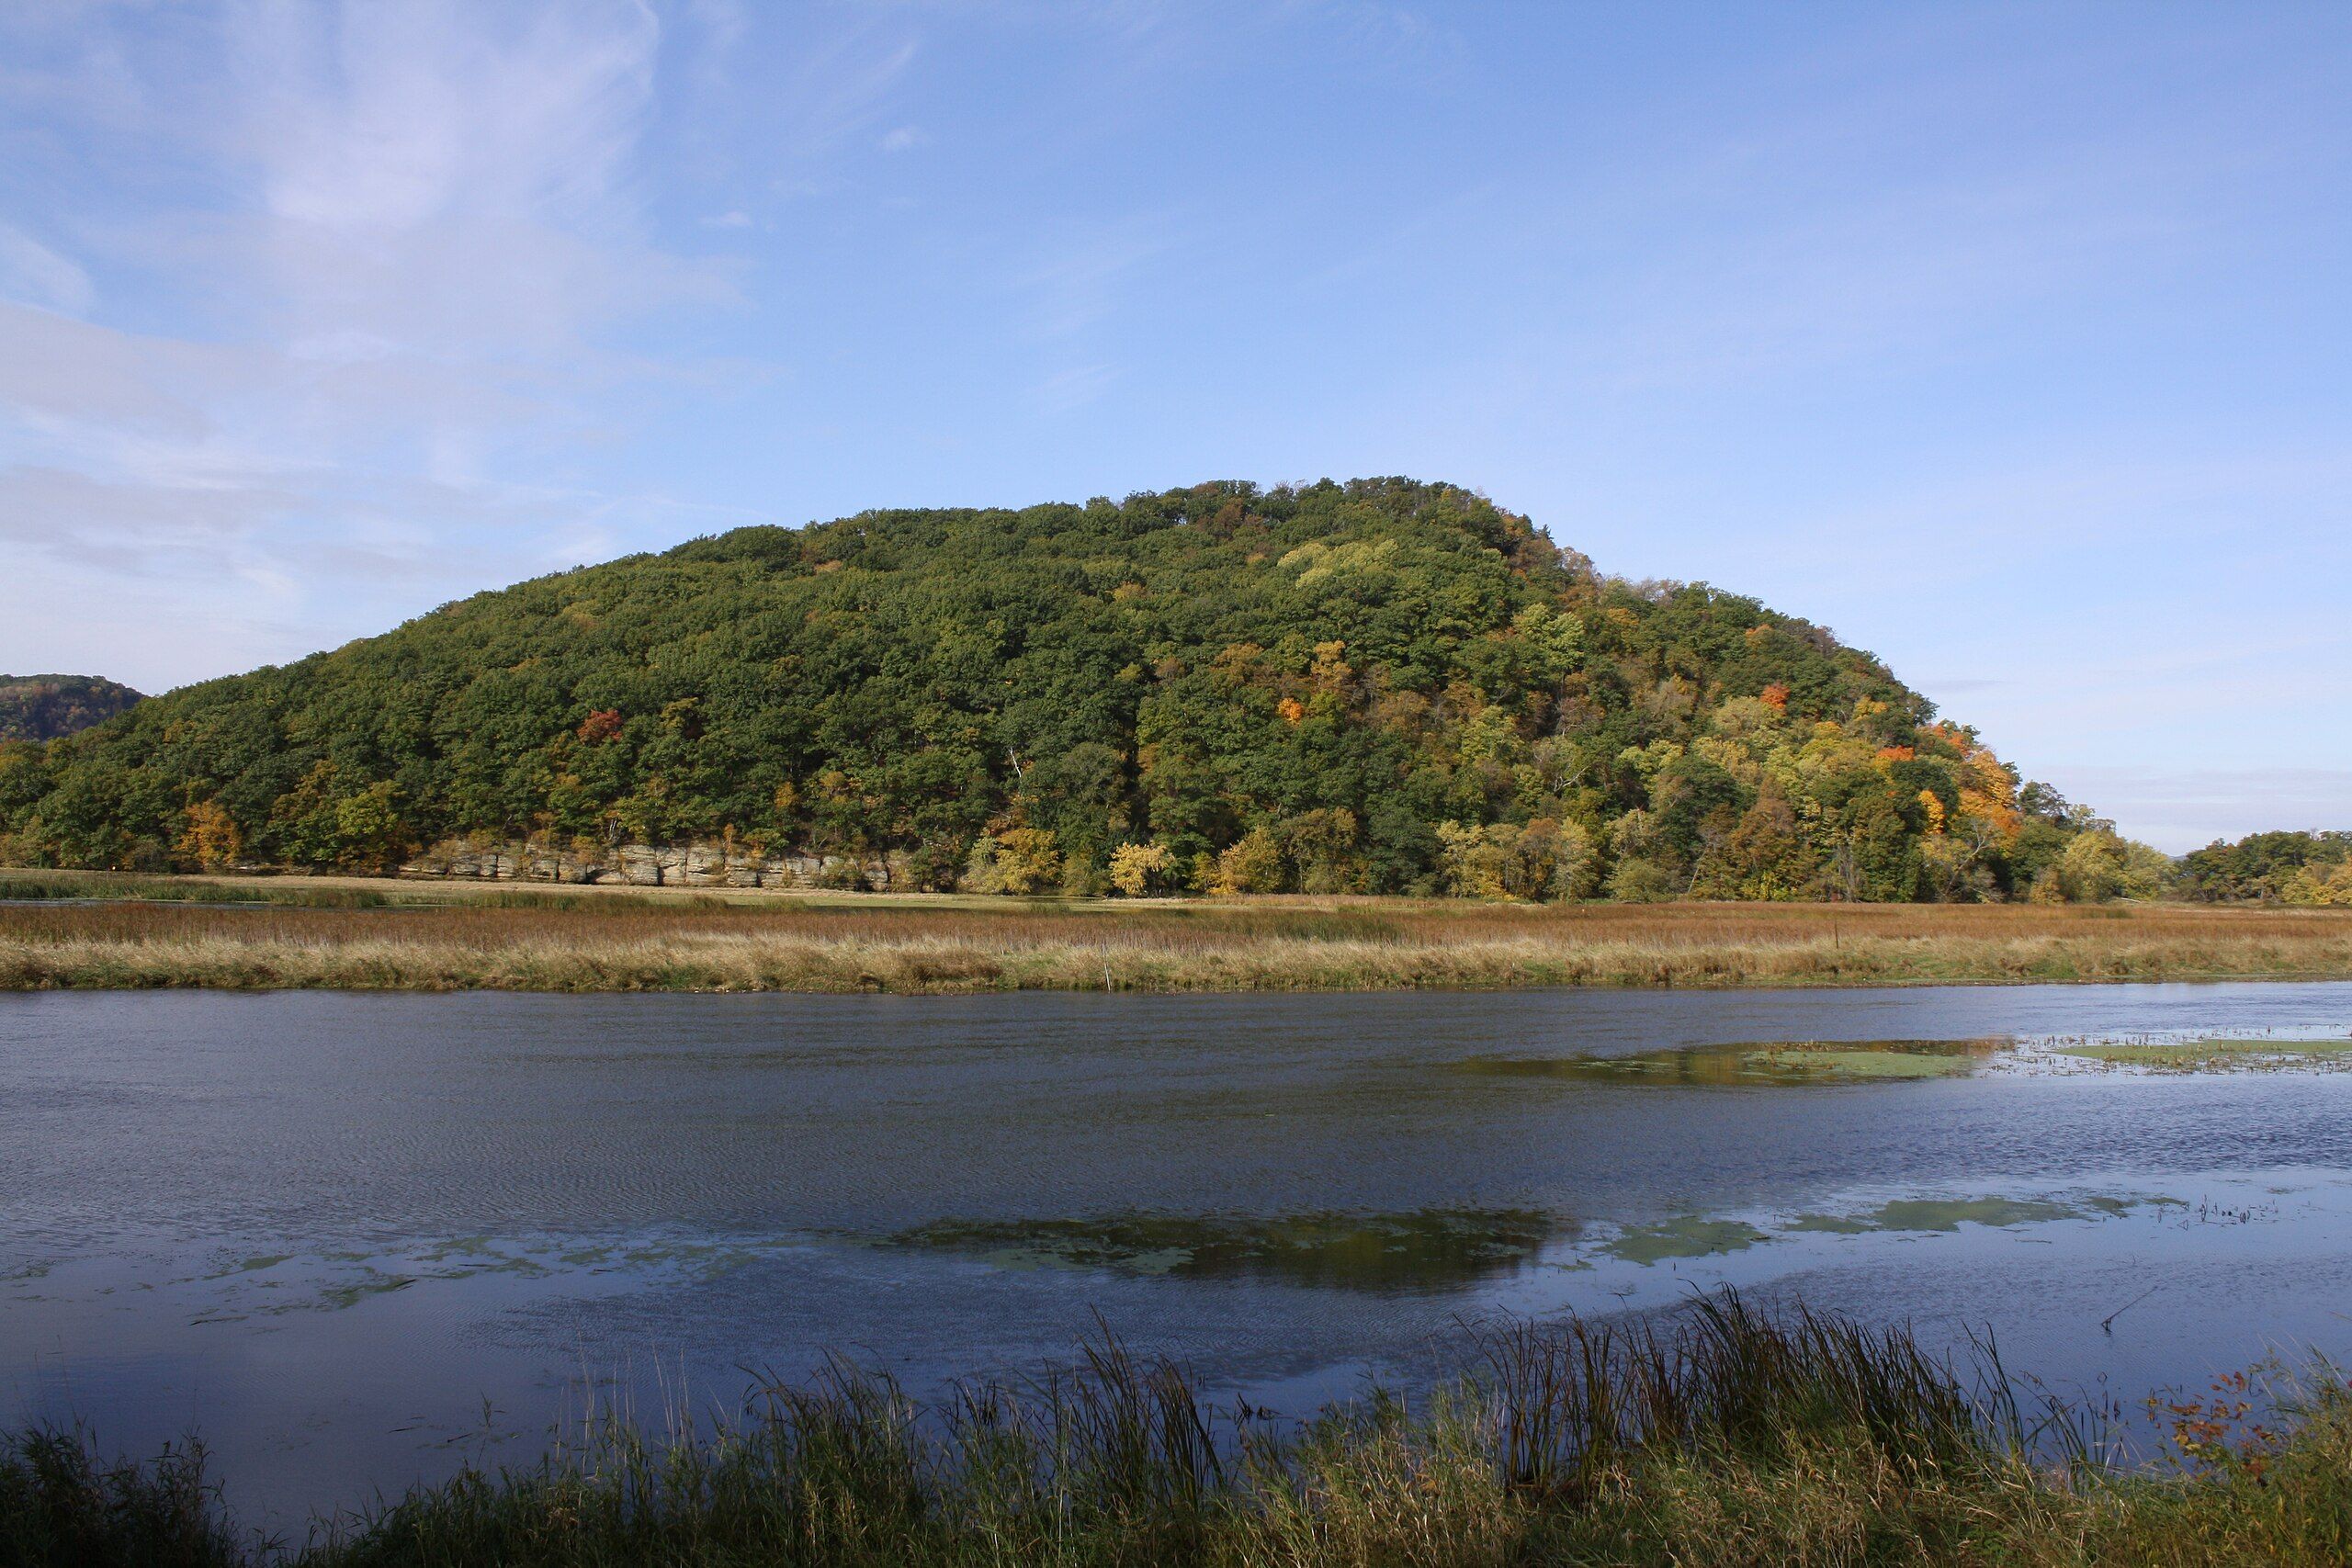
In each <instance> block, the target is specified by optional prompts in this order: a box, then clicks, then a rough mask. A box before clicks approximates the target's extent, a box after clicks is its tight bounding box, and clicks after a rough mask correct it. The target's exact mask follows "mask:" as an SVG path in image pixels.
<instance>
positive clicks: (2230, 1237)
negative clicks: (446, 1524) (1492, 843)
mask: <svg viewBox="0 0 2352 1568" xmlns="http://www.w3.org/2000/svg"><path fill="white" fill-rule="evenodd" d="M2263 1031H2272V1032H2278V1033H2279V1034H2281V1035H2284V1036H2303V1037H2317V1036H2329V1035H2332V1036H2334V1037H2335V1038H2337V1039H2341V1038H2342V1037H2344V1036H2345V1035H2346V1033H2347V1032H2352V986H2346V985H2264V986H2256V985H2233V986H2199V987H2192V986H2127V987H2020V988H2007V989H1917V990H1903V991H1843V992H1810V993H1807V992H1746V993H1738V992H1726V993H1676V992H1661V993H1640V992H1635V993H1591V992H1585V993H1538V994H1519V995H1439V996H1402V997H1398V996H1367V997H1187V998H1148V997H1134V996H1115V997H1068V996H1044V995H1038V996H1015V997H989V998H920V999H917V998H876V997H842V998H773V997H742V998H716V997H580V998H570V997H518V996H485V995H474V996H441V997H435V996H403V995H387V996H352V995H334V994H285V995H263V996H238V995H209V994H202V993H185V994H88V995H72V994H65V995H37V996H7V997H0V1205H4V1206H0V1418H6V1417H15V1418H22V1417H23V1416H27V1415H41V1416H59V1417H62V1416H75V1417H80V1418H85V1419H86V1420H88V1421H90V1422H91V1423H92V1424H93V1425H94V1426H95V1427H96V1429H97V1431H98V1432H99V1434H100V1436H101V1438H102V1439H103V1440H104V1441H106V1442H107V1444H109V1445H111V1446H119V1447H123V1448H127V1449H130V1450H134V1451H136V1450H153V1448H154V1447H155V1446H156V1445H157V1444H159V1443H160V1442H162V1441H163V1440H164V1439H165V1438H169V1437H172V1436H174V1435H176V1434H178V1433H182V1432H185V1431H187V1430H190V1429H196V1430H199V1431H201V1432H202V1434H203V1435H204V1436H205V1438H206V1439H207V1441H208V1443H209V1446H210V1448H211V1450H212V1451H213V1453H214V1455H215V1457H216V1459H217V1460H218V1461H219V1462H220V1466H221V1468H222V1470H223V1472H224V1473H225V1474H226V1476H227V1478H228V1481H229V1484H230V1491H231V1495H232V1499H233V1500H235V1501H237V1502H239V1503H240V1504H241V1505H242V1506H244V1507H246V1508H248V1509H252V1510H267V1509H277V1510H294V1511H296V1512H298V1513H299V1511H300V1510H301V1509H302V1508H304V1507H306V1506H309V1505H312V1504H320V1503H345V1502H350V1501H353V1500H356V1499H358V1498H361V1497H364V1496H365V1495H368V1493H369V1492H371V1491H372V1490H374V1489H375V1488H378V1487H387V1488H392V1489H397V1488H399V1487H401V1486H402V1485H404V1484H406V1483H408V1482H410V1481H411V1480H413V1479H415V1478H416V1477H418V1476H420V1475H431V1474H436V1473H440V1472H446V1471H447V1469H448V1468H449V1467H450V1466H452V1465H453V1464H455V1463H457V1462H458V1461H459V1460H460V1459H461V1458H483V1457H487V1458H490V1459H492V1460H498V1459H509V1458H511V1459H515V1460H523V1459H527V1458H528V1457H530V1456H531V1454H532V1453H533V1452H534V1451H536V1449H537V1445H538V1444H539V1442H540V1441H541V1440H542V1438H543V1437H544V1434H545V1432H546V1431H547V1429H548V1423H549V1422H550V1421H551V1420H553V1419H555V1418H557V1417H559V1416H561V1415H562V1414H563V1413H564V1412H566V1411H567V1410H573V1411H576V1410H577V1408H578V1407H579V1404H580V1402H581V1399H582V1397H583V1394H582V1391H583V1390H584V1389H587V1388H591V1387H593V1388H596V1389H600V1390H603V1391H605V1392H608V1393H609V1392H618V1393H625V1394H627V1395H628V1397H630V1398H632V1399H634V1400H635V1401H636V1402H637V1404H638V1405H639V1408H640V1409H644V1410H655V1409H658V1408H659V1406H660V1404H662V1403H663V1402H674V1401H684V1402H685V1403H688V1404H715V1403H723V1402H725V1401H726V1400H728V1399H729V1397H730V1396H732V1395H734V1394H737V1393H740V1392H741V1389H742V1388H743V1387H744V1385H745V1381H746V1371H747V1370H752V1371H773V1372H776V1373H781V1374H786V1375H790V1374H794V1373H797V1372H799V1371H805V1370H806V1369H807V1368H808V1367H809V1365H810V1364H811V1363H812V1361H813V1360H814V1359H815V1358H816V1357H817V1356H818V1355H819V1354H820V1353H821V1352H823V1351H825V1350H828V1349H848V1350H851V1351H854V1352H855V1353H856V1354H858V1355H860V1356H861V1357H863V1358H865V1359H869V1360H871V1361H873V1362H875V1363H877V1364H879V1365H882V1366H885V1367H887V1368H888V1369H890V1370H892V1371H895V1372H897V1373H898V1374H899V1376H900V1377H901V1378H903V1379H904V1380H905V1381H906V1382H909V1383H910V1385H911V1386H913V1387H915V1388H916V1389H917V1390H919V1391H920V1390H922V1389H924V1388H928V1387H935V1386H936V1384H937V1383H938V1382H939V1381H940V1380H941V1379H942V1378H944V1377H945V1376H948V1375H952V1374H956V1373H964V1372H971V1371H985V1370H990V1369H1010V1370H1019V1369H1023V1368H1028V1367H1032V1366H1034V1365H1035V1364H1036V1363H1037V1362H1039V1361H1041V1360H1044V1359H1051V1358H1055V1357H1059V1356H1063V1355H1066V1354H1067V1353H1068V1351H1069V1348H1070V1347H1071V1346H1072V1344H1073V1343H1074V1342H1075V1340H1076V1339H1077V1338H1078V1337H1080V1335H1081V1334H1082V1333H1084V1332H1085V1331H1086V1330H1087V1328H1088V1327H1089V1325H1090V1324H1091V1322H1092V1316H1093V1314H1095V1313H1097V1312H1099V1313H1101V1314H1103V1317H1104V1318H1105V1319H1106V1320H1107V1321H1108V1322H1109V1323H1110V1324H1111V1325H1113V1326H1114V1327H1115V1328H1116V1329H1117V1330H1118V1331H1120V1332H1121V1333H1122V1334H1124V1335H1125V1337H1128V1338H1129V1339H1130V1340H1132V1341H1133V1342H1135V1343H1136V1344H1137V1345H1138V1346H1140V1347H1143V1348H1153V1349H1166V1350H1169V1351H1171V1352H1174V1353H1177V1354H1179V1355H1182V1356H1184V1357H1186V1358H1188V1359H1192V1360H1193V1362H1194V1363H1195V1364H1196V1365H1197V1366H1198V1367H1199V1368H1200V1369H1201V1370H1203V1371H1204V1372H1206V1373H1208V1374H1209V1375H1210V1377H1211V1379H1212V1381H1214V1382H1217V1383H1218V1384H1220V1385H1222V1386H1231V1387H1237V1388H1245V1389H1247V1390H1249V1391H1250V1393H1252V1395H1253V1396H1254V1397H1257V1398H1259V1399H1261V1400H1271V1401H1272V1402H1273V1403H1275V1404H1278V1405H1284V1406H1287V1407H1290V1408H1293V1409H1306V1408H1311V1407H1312V1406H1313V1405H1314V1404H1317V1403H1318V1402H1320V1401H1321V1400H1323V1399H1326V1398H1329V1397H1333V1396H1335V1395H1340V1394H1344V1393H1349V1392H1351V1390H1352V1389H1354V1388H1356V1387H1358V1386H1360V1384H1361V1382H1362V1381H1363V1379H1364V1378H1366V1377H1367V1376H1374V1375H1377V1376H1382V1377H1385V1378H1395V1379H1400V1380H1405V1381H1409V1380H1410V1379H1411V1378H1413V1377H1414V1376H1415V1375H1417V1373H1419V1371H1421V1370H1422V1369H1425V1368H1426V1367H1428V1366H1429V1365H1430V1364H1431V1359H1432V1357H1434V1356H1440V1355H1442V1349H1441V1348H1440V1347H1442V1345H1443V1344H1444V1343H1445V1341H1446V1338H1447V1337H1448V1336H1449V1335H1451V1334H1453V1333H1455V1332H1457V1325H1459V1323H1461V1322H1462V1321H1463V1320H1464V1319H1475V1318H1476V1317H1478V1316H1479V1315H1481V1314H1494V1313H1498V1312H1512V1313H1534V1314H1543V1313H1553V1312H1558V1311H1562V1310H1566V1309H1577V1310H1583V1311H1588V1312H1597V1311H1615V1310H1619V1309H1621V1308H1639V1307H1643V1306H1647V1305H1651V1304H1657V1303H1670V1302H1672V1301H1674V1300H1675V1299H1677V1298H1678V1297H1679V1296H1680V1295H1682V1294H1684V1293H1686V1292H1689V1291H1691V1289H1693V1288H1694V1287H1700V1286H1704V1285H1708V1284H1712V1283H1715V1282H1718V1281H1724V1280H1729V1281H1734V1282H1737V1283H1740V1284H1743V1285H1747V1286H1753V1287H1757V1288H1761V1289H1766V1290H1789V1291H1793V1292H1799V1293H1801V1294H1802V1295H1803V1296H1804V1298H1805V1299H1806V1300H1808V1301H1810V1302H1813V1303H1815V1304H1819V1305H1825V1306H1831V1307H1839V1308H1846V1309H1850V1310H1853V1311H1857V1312H1861V1313H1865V1314H1871V1315H1873V1316H1878V1317H1890V1318H1893V1317H1899V1318H1907V1319H1910V1320H1912V1321H1914V1322H1915V1323H1917V1324H1918V1325H1920V1326H1922V1327H1923V1328H1924V1329H1925V1330H1926V1331H1927V1332H1928V1333H1929V1334H1930V1335H1933V1336H1937V1337H1946V1336H1958V1335H1960V1334H1962V1333H1964V1332H1966V1331H1967V1330H1968V1329H1970V1328H1976V1329H1984V1328H1990V1329H1991V1330H1992V1331H1994V1332H1995V1333H1996V1335H1997V1337H1998V1339H1999V1342H2000V1344H2001V1346H2002V1348H2003V1350H2004V1352H2005V1354H2006V1355H2007V1358H2008V1359H2009V1360H2010V1362H2011V1363H2012V1364H2013V1365H2014V1366H2018V1367H2021V1368H2023V1369H2026V1370H2028V1371H2032V1372H2034V1373H2037V1374H2039V1375H2041V1376H2042V1377H2043V1378H2045V1379H2047V1380H2049V1381H2051V1382H2055V1383H2058V1384H2061V1385H2064V1386H2070V1387H2081V1388H2084V1389H2087V1390H2091V1391H2094V1392H2097V1391H2098V1390H2101V1389H2104V1390H2106V1391H2107V1392H2109V1393H2112V1394H2115V1395H2119V1396H2121V1397H2124V1398H2127V1399H2131V1398H2136V1397H2137V1396H2138V1395H2139V1394H2141V1393H2144V1392H2146V1391H2147V1390H2148V1389H2149V1388H2151V1387H2153V1386H2155V1385H2160V1384H2165V1383H2192V1382H2201V1381H2202V1380H2203V1378H2204V1377H2205V1376H2206V1375H2208V1374H2209V1373H2211V1372H2212V1371H2220V1370H2226V1369H2230V1368H2234V1367H2239V1366H2243V1365H2245V1364H2246V1363H2248V1362H2251V1361H2253V1360H2255V1359H2257V1358H2259V1357H2261V1356H2263V1355H2265V1354H2266V1353H2268V1352H2271V1351H2274V1350H2277V1351H2285V1352H2288V1353H2290V1354H2291V1355H2298V1356H2300V1355H2301V1354H2304V1353H2306V1352H2308V1351H2309V1350H2312V1349H2319V1350H2324V1351H2329V1352H2333V1353H2335V1354H2338V1355H2344V1356H2352V1317H2347V1315H2346V1314H2347V1313H2352V1308H2347V1307H2346V1305H2345V1303H2352V1072H2343V1071H2327V1070H2286V1071H2278V1070H2257V1071H2242V1072H2230V1073H2220V1074H2193V1075H2177V1076H2148V1075H2144V1074H2141V1073H2136V1072H2131V1071H2115V1070H2111V1069H2092V1067H2091V1065H2090V1064H2086V1063H2082V1062H2080V1061H2079V1060H2075V1059H2072V1058H2057V1057H2036V1056H2034V1055H2031V1054H2030V1053H2029V1055H2028V1056H2027V1057H2025V1058H2012V1057H2011V1056H2009V1055H2007V1054H2001V1053H1995V1054H1991V1055H1986V1054H1985V1048H1984V1047H1974V1048H1972V1049H1970V1050H1968V1051H1964V1052H1962V1053H1961V1054H1959V1055H1954V1056H1949V1057H1946V1058H1944V1059H1943V1060H1942V1061H1940V1062H1939V1064H1938V1065H1937V1066H1934V1067H1932V1068H1928V1067H1921V1066H1920V1065H1919V1062H1918V1060H1917V1058H1918V1057H1919V1055H1921V1054H1920V1053H1918V1052H1917V1050H1916V1049H1911V1050H1899V1051H1887V1050H1871V1051H1867V1052H1863V1053H1861V1054H1860V1055H1858V1056H1856V1057H1854V1058H1852V1059H1853V1060H1854V1061H1855V1062H1858V1063H1860V1064H1861V1065H1862V1069H1863V1070H1866V1074H1867V1076H1862V1077H1849V1076H1847V1075H1845V1074H1843V1073H1842V1072H1838V1071H1831V1072H1815V1071H1811V1070H1809V1069H1808V1070H1805V1071H1792V1070H1791V1069H1790V1068H1789V1066H1788V1063H1789V1062H1790V1061H1791V1060H1792V1058H1790V1057H1789V1056H1788V1055H1786V1054H1781V1055H1769V1056H1761V1057H1751V1056H1745V1055H1740V1054H1737V1053H1731V1054H1725V1053H1723V1052H1720V1051H1719V1052H1714V1053H1709V1052H1706V1051H1704V1050H1697V1051H1693V1052H1692V1053H1691V1055H1688V1056H1687V1057H1686V1056H1679V1055H1677V1056H1666V1057H1660V1056H1657V1055H1650V1054H1654V1053H1658V1052H1661V1051H1682V1050H1684V1049H1686V1048H1693V1047H1705V1046H1708V1045H1721V1044H1725V1043H1761V1042H1780V1041H1832V1042H1835V1041H1848V1042H1922V1041H1985V1040H1987V1039H2007V1038H2010V1037H2022V1038H2025V1039H2027V1040H2029V1041H2042V1040H2044V1039H2045V1037H2056V1036H2078V1035H2089V1036H2097V1037H2101V1038H2120V1037H2131V1036H2140V1035H2147V1034H2154V1035H2159V1036H2165V1035H2171V1034H2178V1033H2191V1034H2194V1033H2200V1032H2206V1033H2217V1034H2236V1035H2244V1034H2248V1033H2253V1032H2263ZM1577 1055H1598V1056H1607V1057H1626V1058H1633V1057H1643V1058H1644V1059H1645V1062H1647V1063H1649V1064H1652V1065H1651V1066H1626V1067H1625V1068H1624V1070H1622V1071H1620V1070H1618V1069H1616V1068H1609V1069H1593V1068H1589V1067H1585V1066H1572V1067H1569V1068H1566V1069H1565V1070H1562V1069H1559V1067H1558V1065H1557V1064H1558V1062H1559V1059H1561V1058H1566V1057H1574V1056H1577ZM1927 1055H1929V1056H1933V1055H1934V1054H1933V1053H1928V1054H1927ZM1839 1059H1842V1058H1839ZM1797 1060H1799V1061H1800V1062H1801V1063H1803V1064H1810V1063H1812V1062H1813V1061H1814V1060H1815V1058H1813V1057H1809V1056H1808V1057H1803V1058H1797ZM1825 1060H1833V1065H1834V1060H1838V1059H1829V1058H1825ZM2314 1060H2323V1059H2320V1058H2315V1059H2314ZM2336 1061H2337V1064H2338V1065H2339V1066H2341V1065H2345V1064H2346V1063H2347V1062H2352V1058H2346V1057H2342V1056H2340V1055H2339V1056H2338V1057H2337V1058H2336ZM1661 1064H1662V1066H1661ZM1890 1064H1891V1065H1892V1066H1893V1068H1894V1069H1896V1070H1895V1071H1894V1074H1893V1076H1882V1075H1881V1069H1883V1068H1886V1067H1887V1066H1889V1065H1890ZM2020 1064H2022V1065H2020ZM2037 1064H2038V1065H2037ZM1947 1067H1949V1068H1951V1071H1946V1070H1945V1069H1946V1068H1947ZM1915 1068H1917V1070H1916V1071H1915V1070H1914V1069H1915ZM2077 1068H2081V1069H2086V1070H2079V1071H2078V1070H2075V1069H2077ZM2151 1287H2153V1288H2154V1293H2153V1294H2148V1295H2146V1296H2145V1298H2144V1299H2143V1300H2139V1301H2137V1303H2136V1304H2131V1305H2130V1306H2129V1309H2128V1310H2127V1311H2125V1312H2124V1313H2123V1314H2122V1315H2121V1316H2120V1317H2119V1318H2117V1319H2116V1320H2115V1323H2114V1325H2113V1329H2112V1332H2108V1331H2105V1330H2102V1328H2101V1327H2100V1323H2099V1320H2100V1319H2101V1318H2103V1317H2106V1316H2107V1315H2108V1314H2111V1313H2114V1312H2115V1311H2116V1310H2117V1309H2118V1308H2121V1307H2125V1306H2126V1304H2127V1303H2133V1302H2134V1299H2135V1298H2139V1297H2141V1296H2142V1295H2143V1292H2148V1291H2149V1290H2150V1289H2151Z"/></svg>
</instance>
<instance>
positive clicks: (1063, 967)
mask: <svg viewBox="0 0 2352 1568" xmlns="http://www.w3.org/2000/svg"><path fill="white" fill-rule="evenodd" d="M69 886H86V885H69ZM383 886H386V888H387V892H386V896H385V898H384V901H383V902H382V903H380V904H378V905H374V906H361V907H353V906H352V905H351V904H350V903H349V900H348V894H347V890H345V889H341V888H339V887H333V886H330V887H323V888H321V889H319V890H318V892H319V895H320V896H321V897H327V898H330V899H333V900H335V901H337V902H338V903H339V905H340V907H325V908H321V907H311V906H309V905H306V904H304V903H303V902H301V901H300V897H302V893H301V890H300V888H297V887H294V886H288V885H284V884H280V885H277V886H275V887H272V886H270V885H268V884H266V883H265V884H263V887H264V890H266V891H271V892H275V893H276V894H277V898H278V901H277V902H273V903H267V904H253V903H247V904H244V905H243V906H232V905H231V904H229V903H223V902H218V901H179V902H151V901H143V900H126V901H112V902H89V903H75V902H63V901H57V900H51V901H48V902H35V903H23V904H15V905H7V906H0V988H12V989H34V988H44V987H162V986H201V987H243V988H256V987H343V988H388V987H389V988H412V989H458V988H495V989H512V990H548V991H603V990H707V991H774V990H782V991H856V990H883V991H893V992H908V993H915V992H960V991H984V990H1023V989H1059V990H1102V989H1105V988H1110V989H1121V990H1127V989H1133V990H1152V991H1247V990H1359V989H1394V988H1412V987H1452V988H1500V987H1532V986H1682V987H1709V986H1717V987H1720V986H1851V985H1894V984H1915V983H1946V984H1962V983H1965V984H2003V983H2019V982H2028V981H2084V980H2158V979H2166V980H2202V979H2237V978H2276V979H2289V978H2296V979H2311V978H2344V977H2352V911H2329V910H2309V911H2288V910H2268V909H2235V908H2223V909H2215V908H2200V907H2193V906H2183V905H2152V906H2109V907H2098V908H2065V907H2060V908H2044V907H2040V906H2017V905H2009V906H1987V905H1927V906H1921V905H1788V904H1657V905H1607V904H1596V905H1572V906H1545V907H1532V906H1498V905H1479V904H1465V903H1457V902H1439V901H1416V900H1407V899H1370V898H1364V899H1307V898H1268V899H1250V900H1246V901H1243V900H1236V901H1230V902H1227V901H1221V900H1219V901H1213V900H1203V901H1198V902H1193V903H1172V902H1170V903H1145V904H1121V903H1115V902H1087V903H1061V904H1057V903H1046V902H1016V901H1012V900H1001V899H986V898H963V899H954V898H933V899H929V900H922V901H915V900H905V901H898V900H889V899H883V898H854V897H850V898H835V899H830V900H820V899H800V898H788V897H775V896H773V895H767V896H762V895H752V896H750V897H732V898H729V897H719V896H715V895H708V894H693V895H668V894H658V893H656V894H617V893H605V892H601V891H587V892H581V893H572V892H569V891H567V892H560V893H559V892H548V893H537V892H531V891H527V890H505V889H502V890H494V891H491V892H489V893H487V895H485V894H484V893H482V892H478V891H474V890H465V889H461V890H457V891H455V892H452V891H451V890H449V889H447V887H446V886H444V887H435V888H416V887H413V886H407V885H397V884H395V885H383Z"/></svg>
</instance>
